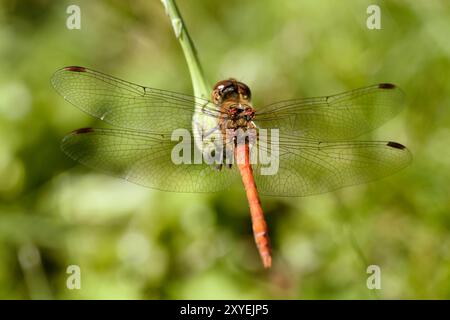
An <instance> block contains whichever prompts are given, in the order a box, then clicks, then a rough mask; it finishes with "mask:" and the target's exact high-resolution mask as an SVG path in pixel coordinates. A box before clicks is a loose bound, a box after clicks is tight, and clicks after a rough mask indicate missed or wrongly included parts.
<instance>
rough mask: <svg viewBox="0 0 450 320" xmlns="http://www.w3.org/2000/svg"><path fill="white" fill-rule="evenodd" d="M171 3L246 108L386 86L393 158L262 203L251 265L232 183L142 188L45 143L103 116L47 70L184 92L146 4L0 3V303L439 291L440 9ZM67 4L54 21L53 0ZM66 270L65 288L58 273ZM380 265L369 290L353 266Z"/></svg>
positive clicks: (444, 190) (445, 128)
mask: <svg viewBox="0 0 450 320" xmlns="http://www.w3.org/2000/svg"><path fill="white" fill-rule="evenodd" d="M373 3H374V1H356V0H354V1H346V2H345V3H344V2H337V1H332V0H327V1H324V0H321V1H288V0H286V1H276V0H272V1H269V0H267V1H266V0H264V1H262V0H261V1H252V2H250V1H246V2H244V1H238V0H229V1H195V2H194V1H182V0H180V1H179V2H178V6H179V8H180V10H181V12H182V14H183V16H184V19H185V21H186V23H187V26H188V29H189V31H190V34H191V36H192V38H193V39H194V42H195V43H196V47H197V49H198V53H199V57H200V59H201V61H202V63H203V68H204V69H205V73H206V75H207V77H208V79H209V81H210V83H214V82H215V81H217V80H221V79H223V78H226V77H231V76H232V77H235V78H237V79H239V80H241V81H244V82H246V83H247V84H248V85H249V86H250V87H251V88H252V91H253V96H254V103H255V105H256V106H258V105H262V104H267V103H269V102H274V101H277V100H282V99H291V98H299V97H308V96H318V95H327V94H332V93H337V92H341V91H345V90H348V89H352V88H358V87H362V86H366V85H370V84H374V83H377V82H393V83H396V84H397V85H399V86H400V87H401V88H403V90H404V91H405V92H406V94H407V104H406V105H407V107H406V110H405V111H404V112H402V113H401V114H400V115H399V116H397V117H396V118H395V119H393V120H392V121H390V122H389V123H387V124H386V125H384V126H383V127H382V128H380V129H378V130H377V131H375V132H373V133H372V134H370V135H369V136H368V137H369V138H370V139H382V140H394V141H398V142H401V143H403V144H405V145H407V146H408V147H409V148H410V149H411V151H412V153H413V156H414V160H413V163H412V165H411V166H409V167H408V168H406V169H405V170H403V171H401V172H399V173H398V174H396V175H394V176H391V177H389V178H386V179H384V180H381V181H378V182H374V183H370V184H367V185H362V186H355V187H350V188H347V189H342V190H340V191H337V192H333V193H329V194H324V195H319V196H312V197H306V198H263V199H262V202H263V207H264V208H265V211H266V215H267V219H268V222H269V225H270V232H271V237H272V242H273V247H274V266H273V268H272V269H271V270H269V271H266V270H263V268H262V266H261V263H260V260H259V256H258V253H257V250H256V248H255V245H254V242H253V236H252V232H251V224H250V217H249V212H248V205H247V202H246V198H245V194H244V192H243V189H242V186H241V185H239V184H238V185H236V186H235V187H234V188H232V189H230V190H227V191H224V192H222V193H217V194H206V195H197V194H176V193H164V192H160V191H155V190H150V189H146V188H143V187H139V186H136V185H133V184H131V183H127V182H125V181H122V180H118V179H115V178H111V177H108V176H105V175H102V174H99V173H96V172H94V171H92V170H89V169H87V168H84V167H82V166H81V165H78V164H76V163H74V162H73V161H71V160H70V159H68V158H67V157H66V156H65V155H64V154H63V153H62V152H61V151H60V149H59V143H60V140H61V139H62V137H63V136H64V135H65V134H66V133H67V132H69V131H72V130H74V129H76V128H80V127H86V126H104V124H102V123H99V122H96V121H95V120H94V119H93V118H91V117H89V116H88V115H86V114H84V113H83V112H81V111H80V110H78V109H76V108H75V107H73V106H72V105H70V104H69V103H67V102H65V101H64V100H63V99H62V97H60V96H59V95H58V94H57V93H56V92H55V91H54V90H53V88H52V87H51V85H50V77H51V75H52V73H53V72H54V71H56V70H57V69H59V68H61V67H63V66H67V65H82V66H86V67H91V68H94V69H96V70H100V71H103V72H105V73H108V74H112V75H115V76H118V77H120V78H123V79H127V80H129V81H132V82H136V83H139V84H143V85H148V86H152V87H156V88H162V89H167V90H173V91H179V92H185V93H191V92H192V88H191V84H190V76H189V73H188V70H187V66H186V64H185V61H184V57H183V53H182V51H181V49H180V46H179V44H178V42H177V40H176V39H175V37H174V35H173V31H172V29H171V26H170V23H169V21H168V19H167V17H166V15H165V13H164V9H163V6H162V5H161V3H160V2H159V1H144V0H141V1H87V0H86V1H48V0H39V1H38V0H36V1H18V0H16V1H13V0H3V1H2V2H1V4H0V70H1V72H0V298H3V299H29V298H31V299H39V298H40V299H79V298H83V299H92V298H97V299H105V298H116V299H131V298H137V299H183V298H187V299H198V298H201V299H215V298H224V299H227V298H233V299H244V298H248V299H258V298H271V299H314V298H324V299H335V298H337V299H348V298H362V299H377V298H388V299H390V298H447V299H448V298H450V234H449V229H450V197H449V195H450V186H449V185H450V183H449V181H450V147H449V141H450V107H449V106H450V95H449V93H450V81H449V80H448V77H449V74H450V59H449V57H450V41H449V30H450V6H449V5H448V3H447V2H446V1H389V2H387V1H375V3H378V4H379V5H380V7H381V13H382V16H381V19H382V20H381V23H382V29H381V30H369V29H367V27H366V19H367V17H368V14H367V13H366V9H367V6H368V5H370V4H373ZM70 4H77V5H79V6H80V8H81V30H68V29H67V28H66V19H67V17H68V14H67V13H66V8H67V6H68V5H70ZM73 264H74V265H79V266H80V268H81V290H69V289H67V287H66V279H67V277H68V274H66V268H67V267H68V266H69V265H73ZM370 264H376V265H378V266H380V268H381V272H382V274H381V284H382V289H381V290H375V291H374V290H369V289H368V288H367V287H366V280H367V277H368V276H369V275H368V274H367V273H366V268H367V266H368V265H370Z"/></svg>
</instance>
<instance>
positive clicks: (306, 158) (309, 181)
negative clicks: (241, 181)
mask: <svg viewBox="0 0 450 320" xmlns="http://www.w3.org/2000/svg"><path fill="white" fill-rule="evenodd" d="M260 149H263V150H265V151H267V152H268V155H269V156H271V155H276V154H275V152H274V150H275V149H274V145H272V144H270V143H269V142H268V141H267V147H266V148H260ZM254 150H255V151H253V152H256V149H254ZM410 162H411V154H410V152H409V150H408V149H407V148H406V147H405V146H403V145H401V144H399V143H397V142H391V141H336V142H318V141H313V140H299V139H298V137H288V136H285V135H283V136H281V138H280V142H279V162H278V171H274V172H276V173H275V174H274V175H262V174H261V173H262V171H261V168H262V167H264V168H266V170H267V167H268V165H262V164H256V165H254V166H253V168H254V172H255V180H256V185H257V186H258V190H259V191H260V193H261V194H265V195H273V196H306V195H312V194H319V193H325V192H328V191H332V190H336V189H339V188H342V187H346V186H351V185H356V184H361V183H366V182H370V181H374V180H378V179H381V178H383V177H386V176H389V175H391V174H393V173H395V172H397V171H399V170H401V169H402V168H404V167H406V166H407V165H408V164H409V163H410Z"/></svg>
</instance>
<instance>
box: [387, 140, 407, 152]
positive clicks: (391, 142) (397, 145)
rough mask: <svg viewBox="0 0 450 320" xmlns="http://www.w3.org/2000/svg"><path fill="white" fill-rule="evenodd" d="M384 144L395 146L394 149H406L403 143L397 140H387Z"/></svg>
mask: <svg viewBox="0 0 450 320" xmlns="http://www.w3.org/2000/svg"><path fill="white" fill-rule="evenodd" d="M386 145H387V146H388V147H392V148H396V149H400V150H403V149H406V147H405V146H404V145H402V144H400V143H398V142H393V141H389V142H388V143H387V144H386Z"/></svg>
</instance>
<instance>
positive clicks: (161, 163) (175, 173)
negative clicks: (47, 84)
mask: <svg viewBox="0 0 450 320" xmlns="http://www.w3.org/2000/svg"><path fill="white" fill-rule="evenodd" d="M183 143H186V145H185V147H186V148H191V149H190V150H194V148H195V146H194V142H193V141H186V140H185V141H184V142H183ZM177 144H179V141H171V136H170V135H164V134H152V133H147V132H136V131H129V130H120V129H93V128H86V129H79V130H76V131H74V132H72V133H71V134H69V135H67V136H66V137H65V138H64V140H63V141H62V143H61V148H62V150H63V151H64V152H65V153H66V154H67V155H68V156H70V157H71V158H72V159H74V160H76V161H78V162H80V163H82V164H84V165H86V166H88V167H91V168H93V169H97V170H99V171H101V172H104V173H107V174H110V175H113V176H117V177H121V178H124V179H126V180H128V181H131V182H134V183H136V184H139V185H142V186H146V187H150V188H155V189H159V190H164V191H175V192H215V191H219V190H222V189H224V188H226V187H227V186H228V185H230V184H231V183H232V182H233V181H234V180H236V179H237V178H239V173H238V172H237V170H234V169H228V168H222V170H216V169H214V167H212V166H210V165H208V164H206V163H204V162H202V163H201V164H194V163H193V164H182V163H181V164H175V162H174V161H173V159H172V150H173V149H174V147H175V145H177ZM191 155H192V156H193V154H191Z"/></svg>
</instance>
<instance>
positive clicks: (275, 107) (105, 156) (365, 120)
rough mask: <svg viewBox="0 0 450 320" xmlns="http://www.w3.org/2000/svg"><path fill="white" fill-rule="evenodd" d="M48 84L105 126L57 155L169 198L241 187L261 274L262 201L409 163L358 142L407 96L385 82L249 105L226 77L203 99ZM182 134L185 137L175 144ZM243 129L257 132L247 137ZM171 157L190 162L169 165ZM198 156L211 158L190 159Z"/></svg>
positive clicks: (397, 149) (95, 77) (76, 74)
mask: <svg viewBox="0 0 450 320" xmlns="http://www.w3.org/2000/svg"><path fill="white" fill-rule="evenodd" d="M51 82H52V84H53V86H54V88H55V89H56V91H57V92H58V93H59V94H60V95H62V96H63V97H64V99H65V100H67V101H68V102H70V103H72V104H73V105H75V106H76V107H78V108H79V109H81V110H82V111H84V112H86V113H88V114H89V115H91V116H93V117H95V118H98V119H101V120H102V121H104V122H106V123H107V124H109V125H111V126H112V128H82V129H78V130H75V131H73V132H71V133H69V134H68V135H67V136H65V137H64V139H63V140H62V142H61V148H62V150H63V152H65V153H66V154H67V155H68V156H69V157H70V158H72V159H74V160H75V161H78V162H80V163H81V164H83V165H85V166H88V167H90V168H93V169H96V170H99V171H101V172H104V173H106V174H109V175H112V176H116V177H121V178H124V179H126V180H128V181H130V182H133V183H135V184H138V185H142V186H145V187H149V188H154V189H158V190H163V191H171V192H187V193H190V192H217V191H221V190H223V189H225V188H227V187H229V186H230V185H232V184H233V183H235V182H236V181H239V180H241V181H242V183H243V186H244V189H245V192H246V197H247V200H248V203H249V208H250V215H251V220H252V229H253V237H254V240H255V243H256V246H257V249H258V251H259V255H260V257H261V260H262V264H263V266H264V267H265V268H270V267H271V265H272V249H271V244H270V239H269V234H268V226H267V222H266V220H265V217H264V213H263V209H262V205H261V200H260V195H269V196H280V197H299V196H308V195H314V194H321V193H325V192H329V191H333V190H336V189H339V188H342V187H347V186H352V185H356V184H361V183H366V182H370V181H374V180H378V179H381V178H383V177H386V176H389V175H391V174H394V173H396V172H398V171H399V170H401V169H403V168H404V167H406V166H407V165H408V164H409V163H410V162H411V153H410V151H409V150H408V149H407V148H406V147H405V146H404V145H402V144H400V143H398V142H394V141H363V140H355V139H356V138H357V137H359V136H361V135H363V134H364V133H367V132H370V131H372V130H374V129H375V128H377V127H379V126H381V125H382V124H383V123H385V122H386V121H387V120H389V119H391V118H392V117H394V116H395V115H396V114H398V113H399V112H400V111H401V110H402V108H403V106H404V93H403V91H402V90H401V89H400V88H398V87H397V86H396V85H394V84H391V83H380V84H375V85H372V86H368V87H363V88H359V89H355V90H351V91H347V92H343V93H339V94H334V95H329V96H322V97H315V98H302V99H291V100H284V101H280V102H275V103H271V104H268V105H266V106H263V107H258V108H256V107H254V106H253V105H252V94H251V91H250V89H249V87H248V86H247V85H246V84H244V83H242V82H239V81H237V80H236V79H232V78H230V79H226V80H222V81H219V82H218V83H217V84H216V85H215V86H214V87H213V89H212V92H211V97H210V99H205V98H201V97H196V96H192V95H187V94H182V93H177V92H172V91H167V90H161V89H156V88H151V87H145V86H141V85H137V84H134V83H131V82H128V81H125V80H121V79H119V78H116V77H113V76H110V75H107V74H104V73H101V72H98V71H94V70H91V69H88V68H85V67H79V66H69V67H65V68H62V69H60V70H58V71H56V72H55V74H54V75H53V77H52V79H51ZM179 129H182V132H183V133H186V134H188V135H189V136H190V137H191V139H188V138H186V139H181V140H182V141H180V136H176V135H175V136H174V132H176V130H179ZM250 131H251V132H256V133H255V134H253V135H247V136H245V134H246V133H248V132H250ZM267 131H274V132H275V133H276V134H275V133H274V134H273V136H272V135H271V136H270V137H269V136H268V135H267V134H262V133H263V132H264V133H266V132H267ZM237 132H241V133H242V132H243V133H244V135H242V134H237ZM241 136H244V138H241ZM275 136H276V139H272V138H273V137H275ZM258 145H260V149H258V148H256V147H255V146H258ZM188 149H189V150H193V151H194V152H193V153H190V152H189V150H188ZM174 150H175V151H177V152H174ZM254 150H257V151H254ZM258 150H259V151H258ZM261 150H263V151H264V152H266V153H267V155H268V156H269V157H270V156H275V157H273V159H274V163H276V165H275V166H274V167H275V169H276V170H275V173H274V174H265V173H264V169H267V167H268V163H267V161H266V162H264V163H263V161H260V162H258V161H252V159H254V156H255V154H256V158H258V155H259V153H258V152H261ZM177 153H179V155H180V154H182V153H183V157H184V156H186V157H184V158H183V159H187V160H188V161H174V154H175V155H177ZM184 153H185V154H184ZM198 154H200V155H201V156H205V155H209V156H210V157H209V158H208V157H206V156H205V157H204V158H205V159H209V160H211V159H213V160H214V161H213V162H211V161H191V160H192V159H193V158H194V157H195V155H198ZM217 155H219V157H217ZM211 156H213V158H211ZM200 158H203V157H200Z"/></svg>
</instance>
